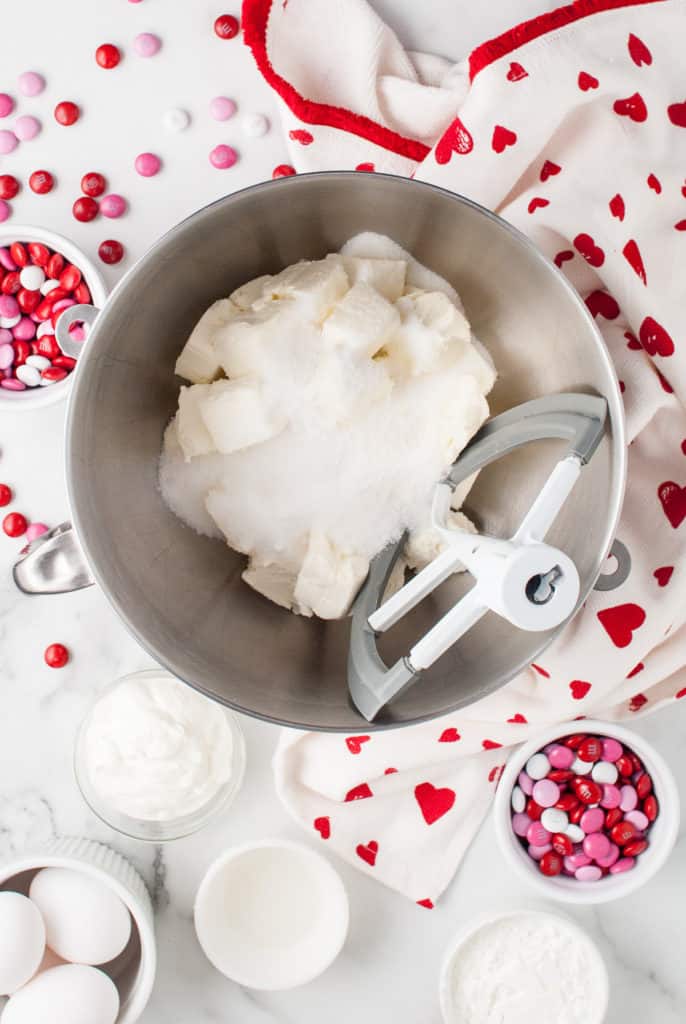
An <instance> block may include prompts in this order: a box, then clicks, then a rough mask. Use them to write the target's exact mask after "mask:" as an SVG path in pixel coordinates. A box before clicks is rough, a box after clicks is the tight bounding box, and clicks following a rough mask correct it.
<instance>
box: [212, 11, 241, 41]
mask: <svg viewBox="0 0 686 1024" xmlns="http://www.w3.org/2000/svg"><path fill="white" fill-rule="evenodd" d="M239 28H240V25H239V23H238V18H234V16H233V14H220V15H219V17H218V18H217V19H216V21H215V23H214V31H215V33H216V35H218V36H219V38H220V39H233V38H234V36H237V35H238V30H239Z"/></svg>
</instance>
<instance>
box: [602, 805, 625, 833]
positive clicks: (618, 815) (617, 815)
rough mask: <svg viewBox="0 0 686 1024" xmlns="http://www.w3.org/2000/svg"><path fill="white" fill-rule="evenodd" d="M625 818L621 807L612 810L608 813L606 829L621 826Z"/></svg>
mask: <svg viewBox="0 0 686 1024" xmlns="http://www.w3.org/2000/svg"><path fill="white" fill-rule="evenodd" d="M623 817H624V812H623V811H621V810H620V809H619V807H613V808H612V810H610V811H608V812H607V814H606V815H605V828H606V829H613V828H614V827H615V825H618V824H619V822H620V821H621V820H622V818H623Z"/></svg>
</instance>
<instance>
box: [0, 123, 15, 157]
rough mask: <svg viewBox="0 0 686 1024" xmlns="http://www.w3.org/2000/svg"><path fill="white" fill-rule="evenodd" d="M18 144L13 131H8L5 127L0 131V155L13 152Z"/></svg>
mask: <svg viewBox="0 0 686 1024" xmlns="http://www.w3.org/2000/svg"><path fill="white" fill-rule="evenodd" d="M18 145H19V140H18V139H17V136H16V135H15V134H14V132H8V131H7V129H6V128H3V130H2V131H0V156H6V155H7V154H8V153H11V152H13V150H15V149H16V148H17V146H18Z"/></svg>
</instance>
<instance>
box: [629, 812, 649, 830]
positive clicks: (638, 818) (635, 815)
mask: <svg viewBox="0 0 686 1024" xmlns="http://www.w3.org/2000/svg"><path fill="white" fill-rule="evenodd" d="M624 820H625V821H630V822H631V824H632V825H635V826H636V828H637V829H638V831H639V832H644V831H645V830H646V829H647V828H648V825H650V821H649V820H648V818H647V816H646V815H645V814H644V813H643V811H629V813H628V814H625V815H624Z"/></svg>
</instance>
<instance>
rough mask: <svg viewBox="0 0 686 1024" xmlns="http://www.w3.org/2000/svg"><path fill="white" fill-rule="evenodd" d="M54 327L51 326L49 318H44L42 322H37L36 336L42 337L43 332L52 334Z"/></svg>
mask: <svg viewBox="0 0 686 1024" xmlns="http://www.w3.org/2000/svg"><path fill="white" fill-rule="evenodd" d="M54 333H55V328H54V327H53V326H52V324H51V323H50V321H49V320H44V321H43V323H42V324H38V327H37V328H36V338H42V337H43V336H44V335H45V334H54Z"/></svg>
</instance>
